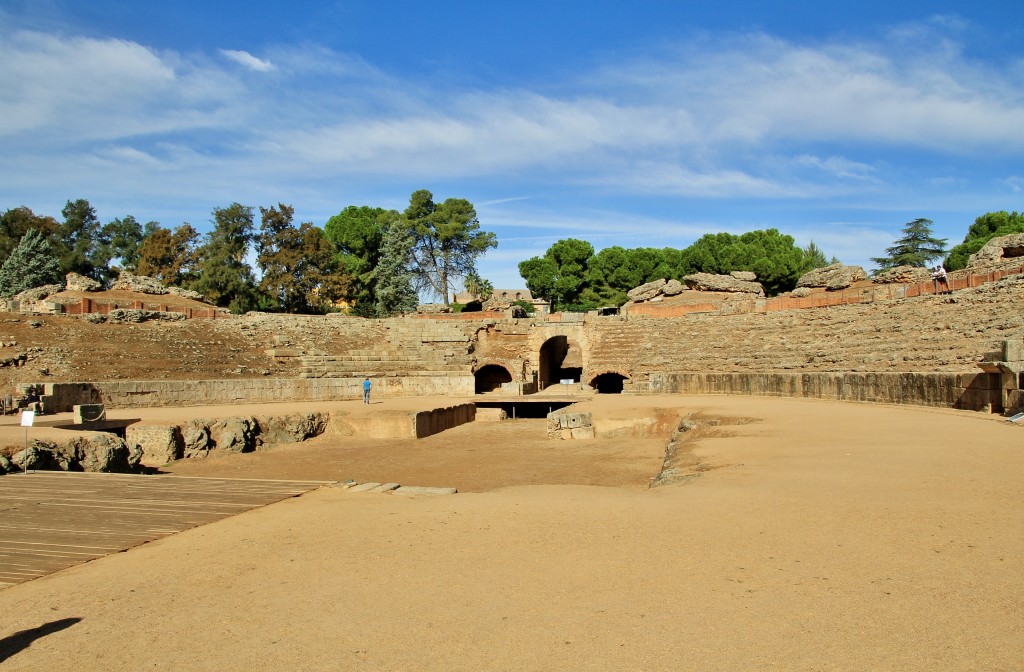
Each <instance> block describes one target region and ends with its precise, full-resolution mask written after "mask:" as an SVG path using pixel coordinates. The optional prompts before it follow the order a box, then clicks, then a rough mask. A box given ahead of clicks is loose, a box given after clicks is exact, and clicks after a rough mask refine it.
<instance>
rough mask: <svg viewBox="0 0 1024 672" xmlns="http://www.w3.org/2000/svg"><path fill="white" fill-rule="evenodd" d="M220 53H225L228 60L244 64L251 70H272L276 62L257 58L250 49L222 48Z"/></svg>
mask: <svg viewBox="0 0 1024 672" xmlns="http://www.w3.org/2000/svg"><path fill="white" fill-rule="evenodd" d="M220 53H221V54H223V55H224V57H225V58H227V59H228V60H231V61H234V62H235V63H238V64H239V65H244V66H245V67H247V68H249V69H250V70H255V71H256V72H270V71H271V70H273V69H274V64H273V63H271V62H270V61H264V60H262V59H259V58H256V57H255V56H253V55H252V54H250V53H249V52H248V51H236V50H235V49H221V50H220Z"/></svg>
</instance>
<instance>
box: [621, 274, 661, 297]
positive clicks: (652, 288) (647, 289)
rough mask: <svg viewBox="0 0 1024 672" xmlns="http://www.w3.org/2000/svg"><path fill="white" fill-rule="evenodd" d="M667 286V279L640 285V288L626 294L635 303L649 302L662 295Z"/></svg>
mask: <svg viewBox="0 0 1024 672" xmlns="http://www.w3.org/2000/svg"><path fill="white" fill-rule="evenodd" d="M665 284H666V280H665V278H662V279H661V280H653V281H651V282H648V283H645V284H643V285H640V286H639V287H634V288H633V289H631V290H629V291H628V292H626V296H628V297H629V300H630V301H632V302H633V303H640V302H641V301H649V300H650V299H653V298H654V297H656V296H658V295H660V294H661V291H662V288H663V287H664V286H665Z"/></svg>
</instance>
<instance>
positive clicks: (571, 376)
mask: <svg viewBox="0 0 1024 672" xmlns="http://www.w3.org/2000/svg"><path fill="white" fill-rule="evenodd" d="M539 368H540V371H539V372H538V375H539V378H540V379H539V380H538V381H537V382H538V383H539V384H540V389H542V390H543V389H544V388H546V387H548V386H549V385H557V384H558V383H560V382H561V381H563V380H571V381H573V382H576V381H578V380H579V379H580V376H582V375H583V357H582V353H581V352H580V348H579V346H574V344H572V343H570V341H569V338H568V337H566V336H554V337H552V338H549V339H548V340H546V341H544V345H542V346H540V367H539Z"/></svg>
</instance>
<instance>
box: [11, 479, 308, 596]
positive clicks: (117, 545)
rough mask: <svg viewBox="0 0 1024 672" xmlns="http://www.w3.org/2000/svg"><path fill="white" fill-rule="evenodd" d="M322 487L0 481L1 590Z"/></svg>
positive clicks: (213, 481) (303, 483) (258, 482)
mask: <svg viewBox="0 0 1024 672" xmlns="http://www.w3.org/2000/svg"><path fill="white" fill-rule="evenodd" d="M326 484H327V483H326V482H321V481H264V480H247V479H246V480H243V479H229V478H185V477H181V476H131V475H126V474H83V473H66V472H35V473H29V474H8V475H7V476H0V588H3V587H6V586H9V585H13V584H15V583H20V582H22V581H28V580H30V579H34V578H36V577H39V576H43V575H46V574H50V573H51V572H56V571H58V570H60V569H64V568H66V567H70V566H72V565H77V564H79V563H82V562H87V561H89V560H92V559H95V558H99V557H102V556H104V555H108V554H110V553H116V552H118V551H123V550H125V549H128V548H132V547H133V546H138V545H139V544H142V543H145V542H147V541H152V540H153V539H158V538H160V537H163V536H166V535H168V534H173V533H175V532H180V531H181V530H185V529H188V528H190V527H195V526H197V525H203V524H205V523H209V522H212V521H215V520H219V519H221V518H226V517H227V516H232V515H235V514H237V513H241V512H243V511H247V510H249V509H253V508H256V507H259V506H264V505H266V504H270V503H272V502H276V501H279V500H282V499H286V498H288V497H294V496H296V495H300V494H302V493H304V492H308V491H310V490H313V489H315V488H318V487H320V486H322V485H326Z"/></svg>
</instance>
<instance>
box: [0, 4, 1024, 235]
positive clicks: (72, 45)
mask: <svg viewBox="0 0 1024 672" xmlns="http://www.w3.org/2000/svg"><path fill="white" fill-rule="evenodd" d="M941 23H942V21H938V22H933V23H932V24H930V25H924V24H922V25H920V26H912V27H910V26H908V27H904V28H903V29H902V30H900V31H894V32H893V33H891V34H890V35H888V36H887V37H890V38H892V39H893V40H894V41H892V42H881V41H879V42H877V43H871V42H852V41H840V40H838V39H837V40H833V41H831V42H821V43H800V44H797V43H793V42H789V41H785V40H780V39H775V38H773V37H771V36H767V35H763V34H747V35H731V36H722V35H714V36H710V37H708V38H707V39H695V40H692V41H689V42H687V43H684V44H681V45H678V46H677V48H676V49H675V51H673V52H660V53H651V54H650V55H648V56H647V57H645V58H636V59H634V60H630V61H619V62H616V64H615V65H614V66H608V67H605V68H599V69H595V70H594V71H592V72H590V73H583V74H582V75H581V76H580V77H579V78H578V79H575V80H572V81H546V82H538V83H537V84H536V86H534V87H530V86H528V85H520V87H519V88H506V87H502V86H500V82H499V84H498V85H495V86H476V87H463V88H458V87H457V86H452V84H451V81H450V80H446V83H445V86H444V87H443V88H442V87H441V86H439V85H433V84H432V80H431V79H430V78H429V77H420V78H417V79H415V80H413V79H403V78H402V77H400V76H399V75H397V74H394V73H385V72H382V71H380V70H379V69H377V68H375V67H373V66H372V65H371V64H367V63H365V62H363V61H362V60H360V59H359V58H357V57H354V56H352V55H348V54H339V53H337V52H334V51H331V50H329V49H326V48H324V47H320V46H315V45H314V46H301V47H300V46H288V45H282V46H279V47H276V48H271V49H269V50H268V52H267V55H266V57H265V58H264V59H260V58H257V57H255V56H253V55H252V54H250V53H249V52H246V51H235V50H226V49H225V50H220V51H218V52H213V53H212V54H201V53H199V54H197V53H178V52H171V51H160V50H156V49H152V48H149V47H147V46H145V45H142V44H138V43H134V42H130V41H125V40H117V39H95V38H87V37H70V38H67V37H62V36H59V35H56V34H45V33H40V32H26V31H21V32H11V33H9V34H5V29H4V28H3V27H2V26H0V38H2V39H0V63H3V64H4V65H3V67H2V68H0V90H3V91H4V92H5V95H4V96H3V97H2V98H0V118H2V119H3V120H4V121H3V123H2V124H0V150H2V151H3V153H4V155H5V159H6V160H5V163H6V164H7V165H8V166H9V167H8V168H7V169H3V168H0V184H2V185H4V186H3V189H4V190H7V191H8V192H10V193H18V194H19V195H18V196H17V199H18V201H19V202H21V201H24V200H30V199H29V197H28V196H22V195H21V194H22V193H25V194H28V193H29V192H28V190H29V189H33V188H36V189H43V187H40V186H34V185H39V184H40V183H42V182H43V181H44V180H45V181H49V182H52V183H54V184H61V185H68V186H63V187H62V188H63V189H65V190H71V191H73V192H75V193H74V194H64V195H63V197H67V196H68V195H78V194H81V195H86V196H89V195H92V194H94V193H97V192H96V191H91V190H93V189H95V190H105V193H109V194H112V195H116V194H117V193H142V194H145V195H147V196H151V197H152V198H153V199H159V198H163V199H166V200H167V201H170V202H173V201H174V200H175V199H178V198H180V197H181V196H180V195H181V194H183V193H187V194H189V197H190V198H191V199H194V200H197V201H199V202H201V203H202V210H204V211H208V210H209V208H210V207H212V205H214V204H216V203H225V202H230V201H231V200H236V199H245V198H248V196H247V195H249V194H254V196H253V198H252V199H251V200H252V201H253V202H259V200H260V199H262V200H264V201H266V200H269V199H276V198H284V197H285V196H284V194H299V195H302V196H303V197H304V198H307V199H308V200H307V201H306V203H307V205H306V207H310V206H309V205H308V204H309V203H313V206H312V207H317V208H321V207H322V208H325V209H326V208H329V207H331V206H332V205H334V204H335V202H336V201H337V200H338V199H345V198H347V196H346V195H345V194H344V193H339V190H340V189H341V188H342V187H344V188H346V189H352V190H355V189H357V188H360V185H362V188H363V189H364V190H369V189H370V187H366V186H365V185H367V184H371V183H372V186H374V187H376V186H378V185H380V184H388V185H392V186H391V187H390V189H392V190H394V189H395V188H396V187H394V186H393V185H395V184H396V183H401V184H402V187H401V188H402V189H404V190H405V191H404V192H403V193H401V194H399V195H400V196H402V197H404V196H405V195H406V194H407V193H408V192H409V191H411V188H410V189H406V187H405V185H406V184H412V187H413V188H415V187H418V186H422V185H424V184H428V185H429V184H432V183H436V182H437V181H438V180H448V181H449V182H452V183H456V184H459V185H464V184H467V183H474V182H475V181H479V180H490V181H491V182H493V183H505V182H507V183H508V186H509V189H511V190H514V191H513V192H512V193H517V194H521V193H530V194H531V199H533V198H537V196H535V194H536V193H537V192H539V191H543V190H544V189H548V190H559V189H561V190H564V191H565V192H566V193H567V194H569V193H571V192H574V191H577V192H578V191H586V192H587V193H588V195H596V196H598V197H602V198H606V197H610V196H632V197H641V198H643V199H654V198H660V197H664V198H666V199H704V200H712V199H715V200H718V201H719V202H726V203H727V202H728V201H729V199H760V200H765V201H769V200H786V199H790V200H793V201H799V202H807V201H818V202H820V201H822V200H823V199H826V198H828V197H830V196H832V195H835V194H843V195H856V196H860V197H861V199H860V200H861V201H865V200H867V199H865V198H864V196H865V195H870V196H871V197H872V198H871V203H872V205H874V204H875V203H876V202H877V200H876V199H875V198H874V197H875V196H876V195H877V193H878V192H880V191H884V190H886V189H888V190H890V191H891V193H895V192H897V191H899V190H900V189H904V188H905V187H904V185H905V184H911V183H913V184H914V185H915V186H914V188H916V189H918V190H919V193H918V194H916V195H915V196H914V197H915V198H916V199H917V202H924V201H926V200H927V196H930V195H929V194H926V196H921V195H920V191H921V190H926V189H929V188H930V189H939V188H940V186H937V185H942V184H946V185H960V184H963V176H962V175H960V174H959V173H957V168H958V166H959V164H960V163H961V161H967V162H975V164H979V163H983V162H985V161H987V160H988V159H989V158H990V157H995V158H1002V159H1004V160H1005V159H1006V157H1010V159H1011V160H1012V158H1013V157H1014V156H1017V155H1019V154H1020V153H1021V152H1022V150H1024V133H1022V132H1021V129H1022V128H1024V86H1022V84H1024V68H1022V67H1021V66H1020V64H1019V63H1018V64H1016V65H1013V64H1011V65H1006V66H1000V65H981V64H979V63H976V62H973V61H971V60H969V59H967V58H966V57H964V56H963V53H962V50H961V49H959V48H958V46H957V44H956V43H955V42H954V41H952V40H950V39H949V38H948V37H945V36H942V37H941V39H928V38H929V36H934V32H930V31H935V30H936V28H935V26H936V25H939V24H941ZM954 27H955V26H954ZM238 65H241V66H243V68H239V67H237V66H238ZM251 70H254V71H257V72H262V73H266V72H270V71H271V70H273V72H274V73H275V76H272V77H263V76H258V77H254V76H252V74H251V72H249V71H251ZM936 156H938V157H942V158H943V159H945V160H946V161H945V165H943V166H942V168H941V170H940V174H939V176H938V179H948V180H949V181H948V182H946V183H940V182H928V180H929V179H933V178H935V177H936V176H935V175H931V174H930V173H928V171H927V170H925V169H923V168H921V167H920V166H921V165H923V164H924V163H925V161H924V159H923V158H922V157H926V158H927V159H931V158H933V157H936ZM894 164H896V169H894V168H893V165H894ZM26 167H31V169H32V170H31V171H29V170H26ZM937 170H939V169H937ZM968 170H969V169H968ZM915 172H921V173H922V174H923V175H924V176H923V177H918V176H915V175H911V176H909V177H908V174H911V173H915ZM1012 172H1013V169H1011V170H1009V171H1005V170H1004V174H1005V173H1012ZM988 179H989V181H990V182H991V183H996V181H997V179H999V178H995V177H990V178H988ZM974 182H975V183H977V182H978V180H974ZM998 184H999V187H1000V189H1002V191H1003V192H1006V191H1008V190H1011V191H1014V193H1019V190H1020V189H1021V188H1022V184H1021V179H1020V178H1019V177H1014V178H1009V179H1006V180H1003V181H1002V182H999V183H998ZM339 185H342V187H339ZM460 188H461V186H460ZM346 193H347V192H346ZM0 195H2V194H0ZM953 196H955V193H953V194H950V195H949V197H950V198H953ZM901 197H903V195H901ZM111 198H113V196H111ZM854 200H856V198H855V196H851V198H850V199H849V201H851V202H852V201H854ZM568 202H569V197H568V196H567V197H566V203H567V204H568ZM498 203H500V201H497V202H495V205H497V204H498ZM303 205H304V204H303V203H296V206H297V207H302V206H303ZM337 205H338V206H339V207H340V206H341V205H344V202H342V203H338V204H337ZM567 207H568V206H567ZM579 207H580V206H576V210H575V212H574V214H573V215H568V216H565V217H561V218H560V217H557V216H556V217H550V216H532V215H530V213H527V214H528V215H529V217H528V221H525V222H524V221H518V222H514V221H512V220H513V219H514V217H512V218H510V220H509V225H510V226H511V225H513V224H514V225H516V226H520V227H531V228H538V229H539V228H545V227H547V229H548V230H554V231H567V232H580V234H581V235H580V237H589V236H584V235H582V234H584V233H587V232H591V233H593V235H594V236H604V235H608V236H614V235H618V234H617V233H616V232H617V231H622V230H626V231H627V232H635V231H650V230H659V231H660V230H662V229H661V228H658V229H655V227H673V226H675V227H682V228H685V229H687V230H691V229H694V230H695V227H696V226H697V225H696V224H694V223H693V221H692V219H691V220H690V221H689V223H687V224H679V223H678V222H668V221H660V220H657V219H650V220H646V221H644V220H642V218H638V217H633V216H628V217H626V216H623V215H622V214H621V213H611V214H609V215H608V216H607V218H605V217H603V216H601V215H594V213H590V212H585V213H580V212H579V209H578V208H579ZM626 210H627V211H628V208H627V209H626ZM496 212H497V210H496ZM516 214H522V213H516ZM497 215H498V216H499V217H500V212H497ZM492 221H493V220H492ZM624 222H625V223H624ZM709 226H711V227H713V228H715V229H716V230H721V228H722V227H721V224H718V223H716V224H712V225H709ZM752 228H758V227H757V226H755V227H752ZM560 237H564V236H560ZM815 240H816V241H818V238H817V237H816V238H815ZM818 242H820V241H818ZM841 242H844V244H855V242H856V239H851V240H844V241H841ZM884 242H885V243H886V244H888V242H890V241H884ZM614 244H627V245H628V244H629V243H628V240H624V242H623V243H614ZM545 247H546V246H545ZM876 252H877V250H876Z"/></svg>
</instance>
